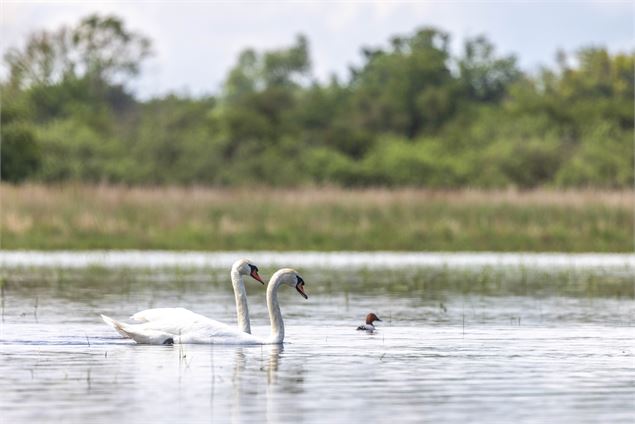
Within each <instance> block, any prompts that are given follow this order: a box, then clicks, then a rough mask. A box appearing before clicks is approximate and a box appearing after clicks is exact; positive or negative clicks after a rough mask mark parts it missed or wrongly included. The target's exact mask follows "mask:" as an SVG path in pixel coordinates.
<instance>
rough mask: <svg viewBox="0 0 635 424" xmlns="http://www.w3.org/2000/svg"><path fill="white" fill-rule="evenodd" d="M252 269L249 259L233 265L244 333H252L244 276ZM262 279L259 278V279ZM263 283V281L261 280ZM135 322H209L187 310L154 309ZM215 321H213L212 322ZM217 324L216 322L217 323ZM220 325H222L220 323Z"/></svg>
mask: <svg viewBox="0 0 635 424" xmlns="http://www.w3.org/2000/svg"><path fill="white" fill-rule="evenodd" d="M252 267H254V266H253V265H251V264H250V263H249V261H248V260H247V259H240V260H238V261H236V262H234V264H233V265H232V269H231V273H230V276H231V281H232V286H233V288H234V297H235V298H236V319H237V321H238V328H239V329H240V331H242V332H244V333H248V334H250V333H251V324H250V321H249V307H248V306H247V291H246V290H245V282H244V281H243V275H252V272H253V271H252ZM254 268H255V269H256V276H258V273H257V271H258V268H256V267H254ZM252 277H253V275H252ZM254 278H256V277H254ZM259 278H260V277H259V276H258V278H257V279H259ZM259 281H261V282H262V280H259ZM130 319H132V320H133V321H137V322H139V323H148V322H154V321H167V322H173V323H177V322H178V323H180V324H181V325H186V324H187V323H188V322H190V324H192V325H196V323H198V322H201V321H203V320H206V319H207V320H209V318H207V317H205V316H204V315H200V314H197V313H195V312H192V311H190V310H189V309H185V308H153V309H146V310H144V311H141V312H137V313H136V314H134V315H132V316H131V317H130ZM212 321H213V320H212ZM215 322H216V321H215ZM219 324H220V323H219Z"/></svg>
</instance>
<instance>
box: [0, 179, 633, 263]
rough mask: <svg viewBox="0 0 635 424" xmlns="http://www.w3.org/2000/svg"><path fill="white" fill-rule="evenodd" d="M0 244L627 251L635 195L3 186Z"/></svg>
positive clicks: (586, 191) (614, 192)
mask: <svg viewBox="0 0 635 424" xmlns="http://www.w3.org/2000/svg"><path fill="white" fill-rule="evenodd" d="M0 202H1V216H0V224H1V225H2V227H1V235H2V239H1V240H0V241H1V242H2V247H3V248H44V249H59V248H82V249H86V248H162V249H203V250H225V249H250V248H251V249H276V250H294V249H304V250H308V249H316V250H378V249H379V250H384V249H387V250H514V251H518V250H533V251H536V250H552V251H553V250H560V251H631V250H632V248H633V242H632V241H633V231H634V230H633V227H634V223H633V221H634V209H635V206H634V205H635V192H634V191H632V190H631V191H597V190H579V191H552V190H545V189H542V190H535V191H524V192H520V191H515V190H501V191H483V190H457V191H450V190H426V189H412V188H402V189H396V190H388V189H365V190H345V189H340V188H333V187H328V188H303V189H272V188H259V187H256V188H236V189H224V188H205V187H188V188H179V187H153V188H139V187H132V188H130V187H124V186H108V185H97V186H87V185H79V184H66V185H59V186H44V185H37V184H28V185H22V186H18V187H16V186H10V185H0Z"/></svg>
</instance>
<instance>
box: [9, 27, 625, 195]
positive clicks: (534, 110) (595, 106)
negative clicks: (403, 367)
mask: <svg viewBox="0 0 635 424" xmlns="http://www.w3.org/2000/svg"><path fill="white" fill-rule="evenodd" d="M449 41H450V36H449V35H448V34H447V33H445V32H443V31H440V30H438V29H433V28H423V29H421V30H418V31H416V32H415V33H414V34H410V35H406V36H396V37H393V38H392V39H391V40H389V43H387V46H385V47H381V48H365V49H363V50H362V53H363V63H362V64H361V65H359V66H358V67H355V68H352V69H351V70H350V76H349V77H348V78H347V79H346V80H345V81H342V80H339V79H338V78H336V77H333V78H332V79H331V81H329V82H328V83H320V82H317V81H316V80H315V79H314V78H313V75H312V72H311V61H310V52H309V42H308V40H307V39H306V38H304V37H302V36H299V37H297V39H296V40H295V42H294V43H293V44H292V45H291V46H289V47H287V48H284V49H279V50H273V51H266V52H257V51H254V50H251V49H248V50H245V51H243V52H242V53H241V54H240V56H239V57H238V60H237V63H236V65H235V66H234V67H233V69H231V70H230V72H229V74H228V76H227V78H226V80H225V83H224V86H223V89H222V92H220V93H219V94H218V96H215V97H206V98H191V97H187V96H179V95H168V96H166V97H162V98H155V99H152V100H149V101H140V100H138V99H136V98H135V97H134V96H133V95H132V94H131V92H130V90H129V88H128V86H127V85H126V83H127V82H128V81H130V80H131V79H132V78H134V77H137V76H138V74H139V72H140V66H141V64H142V63H143V60H144V59H145V58H146V57H148V56H149V55H150V54H151V53H152V49H151V42H150V40H148V39H147V38H146V37H144V36H143V35H141V34H137V33H134V32H131V31H130V30H129V29H127V28H126V26H125V24H124V23H123V22H122V21H121V20H120V19H118V18H117V17H112V16H106V17H103V16H98V15H94V16H90V17H87V18H85V19H83V20H82V21H81V22H80V23H78V24H77V25H76V26H74V27H63V28H61V29H59V30H58V31H54V32H40V33H35V34H32V35H31V36H30V38H29V39H28V40H27V42H26V44H25V45H24V46H22V47H20V48H14V49H12V50H10V51H9V52H8V53H7V54H6V56H5V65H6V66H7V68H8V71H9V72H8V77H7V78H6V80H5V81H3V82H2V116H1V118H2V168H1V171H2V172H1V174H2V180H5V181H11V182H19V181H22V180H31V181H43V182H58V181H73V180H75V181H88V182H109V183H127V184H206V185H240V184H248V183H258V184H270V185H277V186H295V185H302V184H337V185H343V186H378V185H382V186H401V185H412V186H427V187H450V188H451V187H465V186H474V187H506V186H516V187H522V188H528V187H534V186H545V185H548V186H558V187H576V186H595V187H629V186H631V185H632V183H633V179H634V173H633V157H634V152H633V116H634V104H633V93H634V89H635V88H634V59H635V54H634V53H633V52H629V53H626V54H610V53H609V52H608V51H607V50H606V49H604V48H599V47H587V48H582V49H580V50H579V51H577V52H575V54H573V55H571V56H569V55H566V54H565V53H562V52H560V53H558V65H557V66H556V69H543V70H542V71H541V72H539V73H538V74H537V75H535V74H531V75H530V74H527V73H525V72H523V71H522V70H520V69H519V68H518V66H517V64H516V60H515V58H514V57H512V56H500V55H498V54H497V53H496V51H495V48H494V46H493V45H492V44H491V43H490V42H489V41H488V40H487V39H486V38H484V37H475V38H471V39H467V40H465V42H464V45H463V46H464V47H463V50H462V51H461V52H460V53H459V54H458V55H453V54H452V53H451V52H450V49H449Z"/></svg>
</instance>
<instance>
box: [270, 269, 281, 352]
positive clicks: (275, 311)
mask: <svg viewBox="0 0 635 424" xmlns="http://www.w3.org/2000/svg"><path fill="white" fill-rule="evenodd" d="M274 277H276V278H273V277H272V280H271V281H269V285H268V286H267V309H269V320H270V321H271V343H282V342H283V340H284V322H282V313H280V304H278V287H280V283H281V281H280V278H279V277H278V276H274Z"/></svg>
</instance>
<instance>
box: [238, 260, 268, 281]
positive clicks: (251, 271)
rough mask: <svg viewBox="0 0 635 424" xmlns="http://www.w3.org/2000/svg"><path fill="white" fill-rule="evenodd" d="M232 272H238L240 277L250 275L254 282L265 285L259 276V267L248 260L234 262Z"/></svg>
mask: <svg viewBox="0 0 635 424" xmlns="http://www.w3.org/2000/svg"><path fill="white" fill-rule="evenodd" d="M232 270H236V271H238V273H239V274H240V275H249V276H250V277H251V278H253V279H254V280H256V281H260V282H261V283H262V284H265V282H264V281H263V280H262V278H260V275H258V267H257V266H256V265H254V264H253V263H252V262H251V261H250V260H248V259H239V260H237V261H236V262H234V265H233V266H232Z"/></svg>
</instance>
